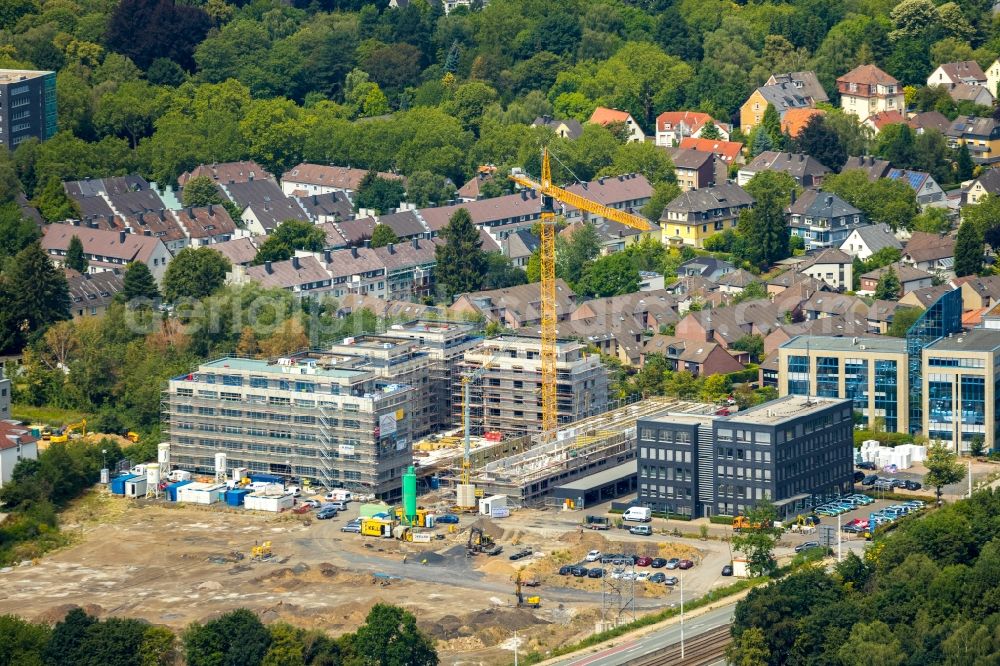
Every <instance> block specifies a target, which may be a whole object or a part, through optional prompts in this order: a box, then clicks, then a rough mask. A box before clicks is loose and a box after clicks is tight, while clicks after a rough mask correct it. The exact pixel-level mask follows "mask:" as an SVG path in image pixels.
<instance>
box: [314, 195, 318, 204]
mask: <svg viewBox="0 0 1000 666" xmlns="http://www.w3.org/2000/svg"><path fill="white" fill-rule="evenodd" d="M318 205H319V196H318V195H316V194H314V195H313V206H318Z"/></svg>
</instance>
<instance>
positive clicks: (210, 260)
mask: <svg viewBox="0 0 1000 666" xmlns="http://www.w3.org/2000/svg"><path fill="white" fill-rule="evenodd" d="M230 268H231V265H230V263H229V260H228V259H226V258H225V257H223V256H222V255H221V254H219V253H218V252H216V251H215V250H213V249H212V248H210V247H207V246H206V247H199V248H193V247H186V248H184V249H183V250H181V251H180V252H178V253H177V256H175V257H174V259H173V261H171V262H170V264H168V265H167V272H166V273H165V274H164V276H163V296H164V298H166V299H167V300H168V301H170V302H172V303H174V302H177V301H179V300H181V299H185V298H193V299H198V298H204V297H205V296H208V295H209V294H212V293H213V292H215V291H216V290H217V289H219V288H220V287H222V285H223V283H224V282H225V280H226V273H228V272H229V270H230Z"/></svg>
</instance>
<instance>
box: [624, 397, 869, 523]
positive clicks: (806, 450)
mask: <svg viewBox="0 0 1000 666" xmlns="http://www.w3.org/2000/svg"><path fill="white" fill-rule="evenodd" d="M637 428H638V431H639V440H638V447H639V459H638V466H639V493H638V498H637V502H638V503H639V504H640V505H642V506H648V507H651V508H652V509H653V510H654V511H657V512H664V513H673V514H678V515H682V516H690V517H692V518H701V517H706V516H713V515H727V516H735V515H738V514H741V513H743V512H745V511H747V510H748V509H750V508H751V507H753V505H754V504H756V503H757V502H758V501H760V500H768V501H770V502H772V503H773V504H774V505H775V507H776V508H777V510H778V514H779V516H782V517H789V516H794V515H796V514H798V513H800V512H801V511H803V510H805V509H806V508H808V507H810V506H814V505H816V504H819V503H821V502H822V501H824V500H826V499H827V498H829V497H830V496H833V495H839V494H841V493H843V492H846V491H848V490H849V489H850V488H851V484H852V481H853V470H854V466H853V463H854V440H853V434H852V431H853V426H852V422H851V404H850V401H848V400H840V399H836V398H819V397H810V396H798V395H794V396H785V397H784V398H778V399H777V400H772V401H770V402H767V403H764V404H763V405H759V406H757V407H754V408H751V409H749V410H747V411H744V412H740V413H739V414H736V415H734V416H723V417H716V416H702V415H692V414H676V413H671V412H669V411H667V412H664V413H662V414H658V415H655V416H653V417H650V418H643V419H640V420H639V422H638V424H637Z"/></svg>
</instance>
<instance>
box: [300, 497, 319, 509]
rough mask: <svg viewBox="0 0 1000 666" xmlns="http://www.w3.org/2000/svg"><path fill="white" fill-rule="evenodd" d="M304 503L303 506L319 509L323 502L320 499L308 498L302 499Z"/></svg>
mask: <svg viewBox="0 0 1000 666" xmlns="http://www.w3.org/2000/svg"><path fill="white" fill-rule="evenodd" d="M302 504H303V506H311V507H312V508H314V509H318V508H319V507H320V504H321V502H320V501H319V500H314V499H307V500H302Z"/></svg>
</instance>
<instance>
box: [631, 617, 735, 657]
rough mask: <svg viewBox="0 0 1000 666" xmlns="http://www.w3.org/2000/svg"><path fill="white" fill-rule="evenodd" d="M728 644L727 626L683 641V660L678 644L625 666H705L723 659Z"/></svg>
mask: <svg viewBox="0 0 1000 666" xmlns="http://www.w3.org/2000/svg"><path fill="white" fill-rule="evenodd" d="M730 642H732V637H731V636H730V635H729V625H728V624H727V625H724V626H721V627H717V628H715V629H711V630H709V631H706V632H704V633H702V634H698V635H697V636H693V637H691V638H689V639H687V640H685V641H684V658H683V659H681V644H680V643H679V642H678V643H674V644H673V645H669V646H667V647H666V648H664V649H662V650H659V651H657V652H655V653H653V654H646V655H643V656H641V657H637V658H635V659H632V660H631V661H629V662H627V666H707V665H708V664H714V663H716V662H718V661H719V660H721V659H722V658H723V657H725V654H726V647H727V646H728V645H729V643H730Z"/></svg>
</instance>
